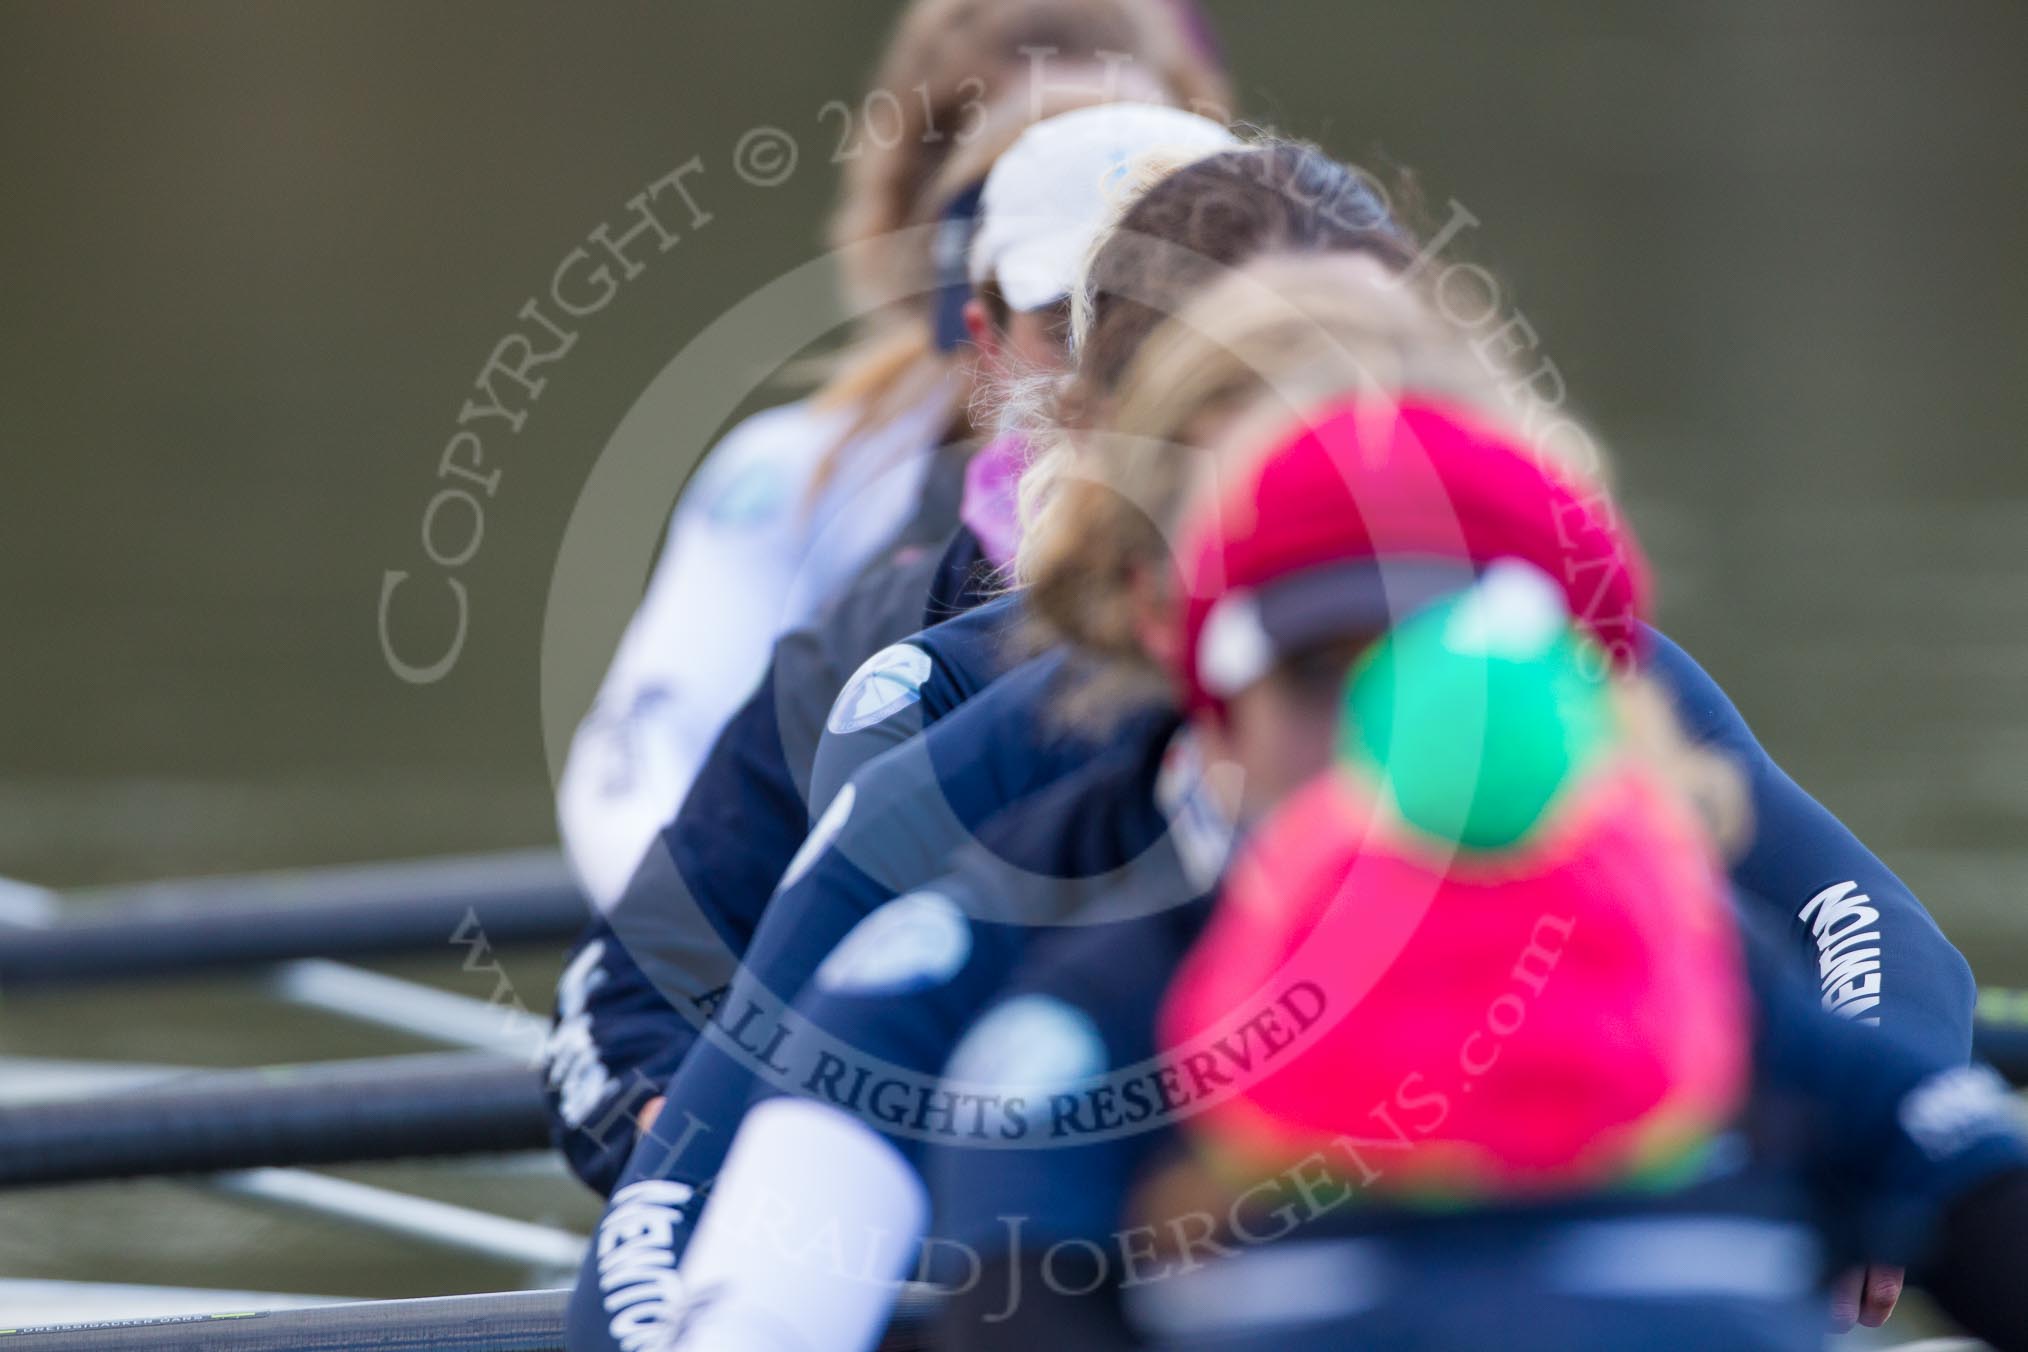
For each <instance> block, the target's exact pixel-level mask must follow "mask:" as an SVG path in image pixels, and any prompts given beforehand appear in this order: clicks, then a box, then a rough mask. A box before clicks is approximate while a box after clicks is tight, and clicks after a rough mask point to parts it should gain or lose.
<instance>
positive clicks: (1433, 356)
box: [1018, 252, 1533, 716]
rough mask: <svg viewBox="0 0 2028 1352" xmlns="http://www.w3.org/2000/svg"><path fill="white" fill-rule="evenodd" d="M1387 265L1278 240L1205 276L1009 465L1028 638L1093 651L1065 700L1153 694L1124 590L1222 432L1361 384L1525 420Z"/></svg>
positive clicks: (1151, 572) (1090, 705)
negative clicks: (1284, 245)
mask: <svg viewBox="0 0 2028 1352" xmlns="http://www.w3.org/2000/svg"><path fill="white" fill-rule="evenodd" d="M1390 269H1391V263H1390V260H1389V259H1388V257H1387V256H1386V255H1385V254H1384V253H1382V254H1375V253H1361V252H1337V253H1326V254H1322V255H1310V256H1306V257H1305V256H1290V255H1281V256H1273V257H1265V258H1262V259H1260V260H1257V261H1255V262H1254V263H1251V264H1249V265H1246V266H1244V267H1241V268H1240V269H1238V270H1237V271H1235V272H1233V273H1231V274H1230V275H1228V276H1226V277H1224V278H1222V279H1220V280H1219V281H1217V282H1216V283H1214V284H1213V285H1212V286H1210V287H1209V288H1207V289H1206V290H1205V291H1204V292H1203V293H1202V294H1200V295H1199V296H1197V297H1195V298H1194V299H1192V300H1191V301H1190V302H1189V303H1188V304H1187V305H1185V306H1184V307H1183V308H1182V309H1181V310H1180V312H1179V313H1178V314H1177V315H1176V316H1175V317H1174V318H1173V319H1172V320H1170V321H1169V322H1166V323H1164V324H1162V325H1161V326H1160V327H1159V328H1158V329H1157V330H1156V331H1155V332H1154V333H1153V334H1151V335H1150V336H1149V338H1148V339H1147V341H1146V342H1145V343H1144V344H1143V345H1142V346H1141V347H1140V348H1139V349H1138V350H1137V351H1136V352H1135V353H1134V354H1133V356H1132V357H1131V359H1130V360H1129V362H1128V365H1127V369H1126V371H1125V372H1124V374H1123V375H1122V377H1121V379H1120V381H1119V383H1118V387H1117V389H1116V390H1115V391H1114V393H1113V394H1112V395H1111V396H1110V397H1109V398H1108V399H1107V401H1106V404H1105V406H1104V409H1103V411H1102V416H1101V417H1100V418H1099V419H1098V420H1097V422H1096V423H1095V424H1094V425H1093V426H1090V427H1086V428H1083V429H1074V430H1071V431H1069V432H1066V433H1065V434H1064V435H1063V436H1061V437H1059V438H1058V441H1057V444H1056V445H1055V446H1053V447H1052V448H1051V450H1050V451H1049V452H1048V453H1047V456H1046V458H1045V460H1044V461H1039V462H1038V464H1037V466H1036V469H1039V470H1042V471H1043V481H1042V482H1041V483H1038V484H1034V485H1031V484H1029V483H1028V482H1025V481H1024V483H1023V494H1024V498H1029V499H1031V501H1030V503H1029V513H1028V523H1027V526H1026V529H1025V530H1024V532H1023V537H1022V542H1021V553H1020V557H1019V560H1018V573H1019V576H1020V578H1021V580H1022V581H1023V583H1024V584H1025V585H1026V586H1027V589H1028V590H1027V607H1026V609H1027V613H1028V616H1029V625H1030V629H1031V638H1033V639H1034V640H1036V641H1039V642H1046V643H1058V642H1068V643H1072V644H1075V645H1076V646H1077V647H1079V648H1080V649H1082V650H1084V651H1085V652H1087V653H1089V654H1091V655H1093V656H1096V657H1098V658H1099V659H1101V661H1100V663H1099V664H1098V671H1099V674H1098V675H1097V676H1095V677H1094V679H1093V681H1092V682H1091V683H1090V684H1089V686H1088V688H1086V689H1085V690H1082V691H1080V692H1079V694H1078V697H1077V698H1076V699H1075V700H1074V701H1073V703H1072V706H1071V712H1072V713H1073V714H1076V715H1079V716H1085V715H1092V714H1096V713H1099V712H1101V711H1105V710H1109V709H1113V708H1116V707H1118V706H1119V705H1120V704H1122V703H1123V702H1130V701H1131V700H1134V699H1140V698H1161V697H1165V696H1166V695H1167V694H1168V686H1167V681H1166V678H1165V677H1164V676H1163V675H1162V673H1161V672H1160V670H1159V669H1158V668H1157V666H1156V665H1155V663H1154V661H1153V660H1152V659H1151V658H1150V657H1149V655H1148V654H1147V653H1146V652H1145V651H1144V650H1143V648H1142V646H1141V642H1140V636H1139V634H1138V632H1137V629H1136V616H1137V613H1138V606H1139V605H1140V604H1141V597H1140V595H1139V594H1137V591H1136V588H1137V586H1140V585H1143V584H1142V581H1141V580H1142V579H1144V578H1148V577H1151V576H1152V577H1154V578H1155V579H1156V580H1157V581H1160V580H1163V578H1164V576H1165V575H1163V574H1161V573H1160V571H1159V567H1158V565H1159V562H1160V561H1161V560H1163V559H1165V558H1166V557H1167V541H1166V537H1165V534H1164V531H1165V530H1166V529H1167V528H1168V527H1169V526H1170V525H1172V524H1173V522H1174V521H1175V519H1176V518H1177V516H1178V515H1179V514H1180V513H1181V510H1182V507H1183V503H1184V500H1185V498H1186V497H1187V496H1188V494H1189V493H1190V491H1191V490H1192V488H1193V486H1194V485H1195V484H1196V483H1197V482H1198V481H1199V479H1200V478H1201V477H1202V473H1203V471H1204V469H1205V468H1206V466H1207V465H1208V464H1209V463H1210V462H1212V461H1213V460H1215V459H1216V458H1218V456H1220V455H1222V454H1224V453H1226V448H1229V447H1230V448H1238V449H1239V450H1244V449H1245V448H1247V447H1257V446H1258V445H1259V444H1261V442H1262V440H1263V439H1264V438H1266V437H1269V436H1272V435H1274V434H1275V433H1276V432H1278V431H1280V430H1281V429H1282V428H1284V427H1286V426H1287V424H1288V423H1289V421H1290V420H1291V419H1292V418H1295V417H1298V416H1301V415H1302V414H1303V413H1305V412H1307V411H1308V409H1310V408H1311V407H1313V406H1314V405H1315V404H1316V403H1318V402H1320V401H1322V400H1324V399H1327V398H1330V397H1332V396H1333V395H1337V394H1342V393H1345V392H1348V391H1352V390H1358V389H1377V390H1388V391H1396V392H1399V391H1408V390H1414V391H1417V392H1419V393H1425V394H1434V395H1439V396H1442V397H1445V398H1448V399H1453V400H1456V401H1458V402H1460V403H1462V404H1465V405H1466V406H1468V407H1471V408H1473V409H1474V410H1475V411H1479V412H1480V413H1481V414H1482V416H1486V417H1488V418H1491V419H1494V420H1497V421H1499V422H1500V423H1501V424H1502V425H1504V426H1507V427H1509V428H1513V429H1518V428H1520V427H1521V426H1523V425H1525V424H1526V422H1527V420H1528V417H1529V416H1530V414H1531V413H1532V411H1533V410H1532V407H1531V406H1523V405H1520V404H1517V403H1516V402H1514V401H1515V400H1516V399H1517V398H1518V397H1520V396H1517V395H1516V394H1515V393H1514V390H1515V387H1514V384H1513V382H1512V381H1511V379H1510V378H1509V377H1508V375H1507V373H1506V372H1505V371H1504V370H1503V369H1502V368H1500V367H1499V366H1498V365H1497V364H1494V363H1489V362H1487V361H1485V360H1484V359H1483V358H1482V357H1481V356H1480V355H1479V354H1478V353H1476V352H1474V351H1473V350H1472V348H1471V347H1470V346H1469V345H1468V343H1467V342H1466V340H1465V338H1464V336H1463V335H1461V334H1459V333H1458V332H1457V331H1455V330H1454V329H1453V328H1452V327H1451V326H1450V325H1448V324H1447V323H1445V322H1444V321H1443V320H1442V319H1441V317H1440V316H1438V314H1437V313H1436V311H1435V310H1434V308H1433V307H1431V306H1429V305H1427V304H1426V303H1425V302H1424V300H1423V298H1422V296H1421V295H1420V294H1419V293H1418V292H1417V291H1416V290H1415V289H1414V288H1412V287H1410V286H1407V285H1405V284H1403V283H1402V282H1401V281H1400V280H1398V278H1397V277H1396V275H1395V274H1394V272H1393V271H1391V270H1390ZM1212 420H1217V421H1219V422H1221V423H1222V426H1221V427H1220V428H1219V429H1217V430H1216V431H1215V432H1213V431H1211V430H1210V429H1208V428H1207V426H1206V424H1207V422H1209V421H1212ZM1207 436H1211V437H1212V438H1213V439H1214V440H1215V446H1210V445H1206V444H1205V441H1206V438H1207ZM1033 472H1034V471H1031V473H1033ZM1034 499H1039V500H1040V501H1039V505H1038V504H1037V503H1036V502H1035V501H1034Z"/></svg>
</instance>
